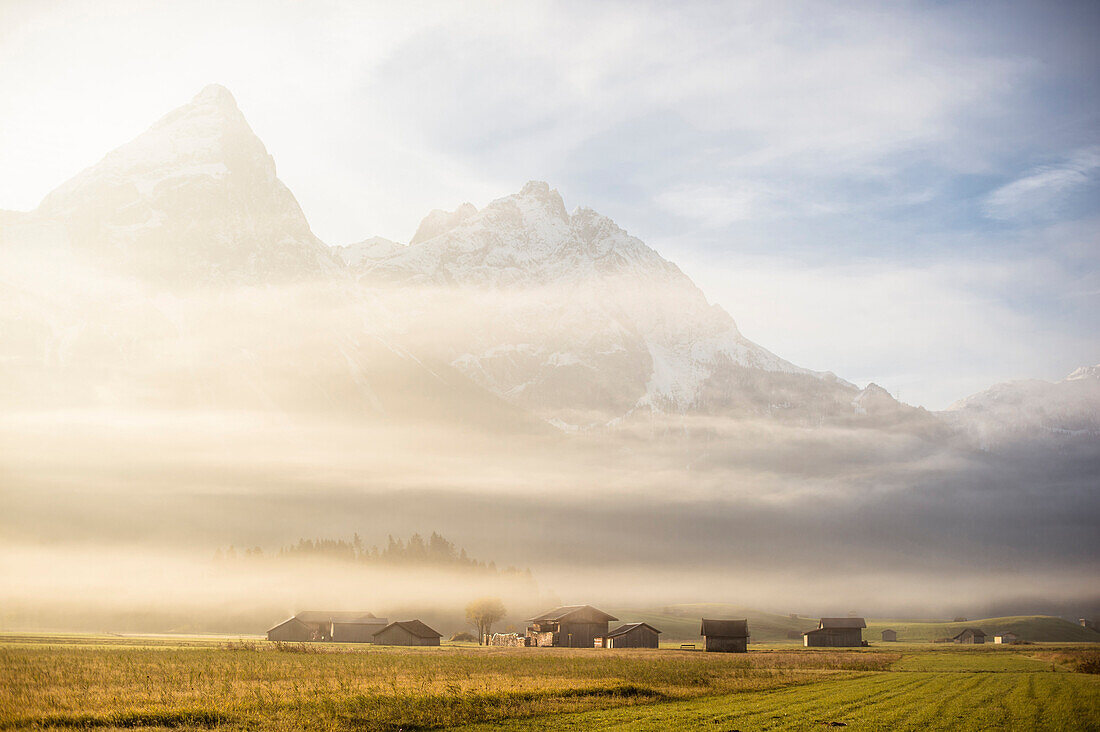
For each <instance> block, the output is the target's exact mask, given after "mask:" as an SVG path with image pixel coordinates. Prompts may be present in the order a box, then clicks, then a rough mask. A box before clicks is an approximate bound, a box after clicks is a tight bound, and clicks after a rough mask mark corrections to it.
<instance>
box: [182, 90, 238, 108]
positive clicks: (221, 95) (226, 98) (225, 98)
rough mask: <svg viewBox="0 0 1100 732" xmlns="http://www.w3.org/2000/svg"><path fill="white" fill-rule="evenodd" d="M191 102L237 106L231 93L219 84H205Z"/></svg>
mask: <svg viewBox="0 0 1100 732" xmlns="http://www.w3.org/2000/svg"><path fill="white" fill-rule="evenodd" d="M191 103H192V104H214V105H217V106H219V107H226V108H230V107H231V108H233V109H236V108H237V100H236V99H234V98H233V94H232V93H231V92H230V91H229V90H228V89H226V88H225V87H224V86H222V85H221V84H207V85H206V86H204V87H203V88H202V91H200V92H199V93H198V94H196V95H195V96H194V97H193V98H192V99H191Z"/></svg>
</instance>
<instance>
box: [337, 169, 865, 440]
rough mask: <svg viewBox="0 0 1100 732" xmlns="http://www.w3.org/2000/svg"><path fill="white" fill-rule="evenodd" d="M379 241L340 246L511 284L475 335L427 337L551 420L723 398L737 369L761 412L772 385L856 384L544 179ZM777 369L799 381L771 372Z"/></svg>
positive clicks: (431, 273)
mask: <svg viewBox="0 0 1100 732" xmlns="http://www.w3.org/2000/svg"><path fill="white" fill-rule="evenodd" d="M357 246H359V249H360V250H362V249H364V247H363V246H361V245H357ZM387 246H388V245H387ZM379 251H381V252H382V255H381V256H366V255H360V254H355V255H352V254H351V253H350V250H349V252H345V253H342V256H343V257H344V259H345V260H346V261H348V263H349V265H350V266H352V267H353V268H354V269H355V270H356V271H357V274H358V275H359V279H360V282H362V283H364V284H367V285H370V284H372V283H381V282H383V281H384V282H387V283H389V284H393V283H395V282H397V283H402V282H404V283H410V284H417V285H431V286H433V287H438V288H439V290H440V291H441V292H444V293H452V292H453V290H454V288H456V287H457V288H458V289H459V290H460V291H469V292H471V295H470V297H471V298H472V299H473V301H474V302H478V301H479V297H480V296H479V295H477V294H475V293H479V292H480V293H485V292H496V293H500V292H502V291H507V292H509V293H510V294H511V295H514V298H510V302H512V303H514V305H513V306H512V307H510V308H505V309H503V310H502V309H500V308H498V307H496V306H491V307H489V308H488V309H487V310H485V311H484V312H480V311H478V312H477V313H476V314H475V315H471V316H469V318H468V321H472V322H465V323H464V324H463V328H464V329H471V328H472V330H473V332H474V336H473V337H472V338H465V337H464V338H462V339H458V340H456V341H455V342H454V343H453V344H448V343H446V342H445V341H446V339H443V340H441V341H436V342H433V343H432V344H431V347H433V348H439V349H441V350H442V351H443V352H442V353H439V354H438V356H439V357H440V358H442V359H443V360H445V361H447V362H449V363H451V364H452V365H453V366H455V367H457V368H458V369H459V370H461V371H462V372H463V373H465V374H466V375H468V376H470V377H471V378H472V379H474V380H475V381H477V382H478V383H480V384H482V385H483V386H485V387H487V388H489V389H490V390H492V391H493V392H495V393H497V394H500V395H501V396H504V397H505V398H508V399H510V400H512V401H514V402H518V403H520V404H522V405H524V406H527V407H533V408H535V409H536V411H538V412H539V413H540V414H543V415H544V416H547V418H550V419H553V420H555V423H562V424H570V425H591V424H599V423H601V420H613V419H616V418H619V417H621V416H622V415H624V414H628V413H630V412H632V411H634V410H637V409H645V410H659V411H666V410H672V411H683V410H687V409H689V408H703V409H721V408H722V407H721V404H724V403H727V402H729V401H730V400H736V399H738V398H739V397H737V396H736V392H737V391H738V389H739V388H740V387H738V386H736V383H737V382H739V381H744V380H745V377H744V375H743V374H741V373H740V371H739V370H742V369H749V370H751V371H753V372H754V373H757V375H756V376H754V377H752V378H751V379H750V381H753V383H754V384H755V387H754V388H756V389H757V393H755V394H754V395H753V396H752V402H753V407H752V408H753V409H757V410H759V411H761V412H767V411H770V410H771V409H772V406H771V405H772V403H773V402H775V401H777V400H775V399H772V396H771V392H772V390H773V389H778V390H780V391H783V392H784V393H787V392H789V391H790V390H791V389H794V390H800V389H807V388H808V389H810V390H819V391H820V390H824V391H828V392H830V393H832V391H835V390H839V392H843V393H844V394H845V395H846V396H844V397H838V398H841V399H843V401H844V402H848V401H850V400H851V398H852V397H851V396H850V395H848V392H849V391H851V392H853V393H854V392H855V389H854V388H853V387H851V386H850V385H849V384H847V383H844V382H840V381H839V380H837V379H835V378H834V379H825V378H824V375H822V374H816V373H814V372H811V371H808V370H806V369H801V368H799V367H797V366H795V365H793V364H791V363H788V362H787V361H784V360H783V359H781V358H779V357H778V356H776V355H775V354H773V353H771V352H769V351H767V350H766V349H764V348H762V347H760V346H759V345H757V344H755V343H752V342H751V341H749V340H748V339H746V338H744V336H742V335H741V333H740V332H739V331H738V329H737V326H736V324H735V323H734V321H733V318H731V317H730V316H729V315H728V314H727V313H726V312H725V311H724V310H723V309H722V308H720V307H718V306H716V305H712V304H711V303H708V302H707V299H706V297H705V296H704V295H703V293H702V292H701V291H700V290H699V289H698V288H697V287H696V286H695V285H694V284H693V283H692V282H691V280H690V279H689V278H688V277H687V276H686V275H685V274H684V273H683V272H681V271H680V269H679V268H678V267H676V265H674V264H672V263H671V262H669V261H667V260H665V259H664V258H663V257H661V256H660V255H659V254H658V253H657V252H656V251H654V250H653V249H651V248H650V247H648V246H646V245H645V243H643V242H642V241H641V240H640V239H638V238H636V237H634V236H631V235H630V234H629V233H628V232H627V231H625V230H623V229H622V228H620V227H619V226H618V225H616V224H615V222H614V221H612V220H611V219H609V218H607V217H606V216H602V215H601V214H599V213H597V212H596V211H593V210H592V209H590V208H586V207H578V208H577V209H575V211H574V212H573V214H570V213H569V212H568V211H567V210H566V208H565V204H564V202H563V200H562V197H561V195H560V194H559V193H558V191H557V190H555V189H553V188H551V187H550V186H549V185H548V184H547V183H544V182H541V181H531V182H528V183H527V184H525V185H524V186H523V187H522V188H521V189H520V190H519V192H517V193H513V194H511V195H508V196H504V197H502V198H498V199H496V200H495V201H493V202H491V203H489V204H488V205H487V206H485V207H484V208H483V209H481V210H476V209H474V208H473V207H472V206H464V207H461V208H459V209H458V210H456V211H454V212H446V211H439V210H437V211H433V212H432V213H430V214H429V215H428V216H427V217H426V218H425V219H424V221H423V222H422V223H421V225H420V227H419V229H418V230H417V234H416V236H414V237H413V243H412V244H410V246H408V247H404V248H392V247H391V248H389V249H386V248H383V249H381V250H379ZM391 251H392V254H389V255H388V256H387V255H386V252H391ZM433 287H427V288H425V289H424V291H425V292H431V291H432V289H433ZM452 296H453V295H452V294H447V295H446V297H452ZM490 302H491V300H490ZM760 374H771V376H766V377H765V376H761V375H760ZM779 375H782V376H779ZM780 378H786V379H794V380H795V381H798V384H796V385H792V384H784V385H783V386H781V387H780V386H777V385H776V384H774V383H773V382H775V380H776V379H780ZM765 382H767V383H765ZM785 398H786V397H784V399H785ZM828 401H829V402H830V403H833V402H836V399H834V398H833V397H831V396H830V397H829V399H828ZM581 415H583V417H582V416H581ZM593 419H594V420H595V421H593Z"/></svg>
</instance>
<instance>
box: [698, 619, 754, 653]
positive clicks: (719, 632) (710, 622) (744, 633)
mask: <svg viewBox="0 0 1100 732" xmlns="http://www.w3.org/2000/svg"><path fill="white" fill-rule="evenodd" d="M699 635H701V636H703V637H704V638H705V639H706V643H705V645H704V647H705V648H706V650H708V651H710V652H712V653H746V652H748V650H749V621H748V620H714V619H712V618H703V623H702V626H701V627H700V628H699Z"/></svg>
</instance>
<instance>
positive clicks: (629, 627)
mask: <svg viewBox="0 0 1100 732" xmlns="http://www.w3.org/2000/svg"><path fill="white" fill-rule="evenodd" d="M660 634H661V631H659V630H657V629H656V628H654V627H653V626H652V625H650V624H649V623H627V624H626V625H620V626H619V627H618V628H615V630H611V631H608V633H607V635H603V636H596V640H595V642H594V644H595V646H596V648H656V647H657V646H658V645H659V644H658V636H659V635H660Z"/></svg>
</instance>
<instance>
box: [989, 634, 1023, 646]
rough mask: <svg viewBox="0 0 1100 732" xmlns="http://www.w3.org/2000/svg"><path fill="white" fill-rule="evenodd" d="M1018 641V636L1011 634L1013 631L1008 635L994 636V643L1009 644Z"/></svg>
mask: <svg viewBox="0 0 1100 732" xmlns="http://www.w3.org/2000/svg"><path fill="white" fill-rule="evenodd" d="M1017 640H1018V638H1017V637H1016V634H1015V633H1013V632H1011V631H1009V632H1007V633H1001V634H1000V635H995V636H993V642H994V643H1004V644H1008V643H1015V642H1016V641H1017Z"/></svg>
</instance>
